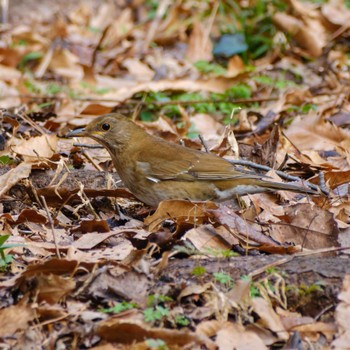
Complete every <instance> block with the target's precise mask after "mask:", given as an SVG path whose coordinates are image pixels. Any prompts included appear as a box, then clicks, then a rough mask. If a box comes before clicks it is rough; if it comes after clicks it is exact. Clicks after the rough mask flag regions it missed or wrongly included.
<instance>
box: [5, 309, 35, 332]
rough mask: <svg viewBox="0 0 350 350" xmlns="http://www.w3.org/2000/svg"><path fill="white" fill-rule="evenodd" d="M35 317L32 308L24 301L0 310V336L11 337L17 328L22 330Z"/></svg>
mask: <svg viewBox="0 0 350 350" xmlns="http://www.w3.org/2000/svg"><path fill="white" fill-rule="evenodd" d="M35 318H36V315H35V312H34V309H33V308H32V307H31V306H29V305H24V303H21V304H17V305H12V306H9V307H7V308H5V309H2V310H0V337H1V338H5V337H12V336H13V335H14V334H15V332H16V331H17V330H24V329H26V328H27V327H28V323H29V322H31V321H33V320H34V319H35Z"/></svg>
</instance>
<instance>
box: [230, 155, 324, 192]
mask: <svg viewBox="0 0 350 350" xmlns="http://www.w3.org/2000/svg"><path fill="white" fill-rule="evenodd" d="M229 162H230V163H231V164H235V165H243V166H248V167H251V168H254V169H258V170H263V171H266V172H267V171H270V170H274V171H275V172H276V174H277V175H278V176H280V177H281V178H282V179H284V180H287V181H302V183H303V184H305V185H307V186H308V187H310V188H311V189H312V190H314V191H318V190H319V189H320V190H321V191H322V193H323V194H325V195H328V194H329V191H328V190H327V189H326V188H320V187H318V186H316V185H314V184H313V183H311V182H309V181H306V180H302V179H301V178H300V177H298V176H293V175H289V174H286V173H285V172H283V171H281V170H275V169H273V168H270V167H269V166H266V165H261V164H257V163H254V162H251V161H249V160H242V159H237V160H236V159H235V160H229Z"/></svg>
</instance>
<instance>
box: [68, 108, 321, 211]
mask: <svg viewBox="0 0 350 350" xmlns="http://www.w3.org/2000/svg"><path fill="white" fill-rule="evenodd" d="M73 136H88V137H91V138H92V139H94V140H96V141H97V142H99V143H100V144H102V145H103V146H104V147H105V148H106V149H107V150H108V152H109V154H110V156H111V158H112V160H113V164H114V166H115V168H116V170H117V172H118V174H119V176H120V178H121V180H122V181H123V182H124V184H125V186H126V187H127V188H128V189H129V190H130V191H131V192H132V193H133V194H134V195H135V197H136V198H138V199H139V200H141V201H142V202H144V203H146V204H148V205H150V206H154V207H155V206H157V205H158V203H159V202H160V201H162V200H166V199H188V200H191V201H206V200H212V201H224V200H228V199H231V198H237V197H238V196H242V195H245V194H253V193H260V192H267V191H276V190H287V191H293V192H301V193H310V194H315V192H314V191H312V190H310V189H307V188H303V187H300V186H297V185H293V184H286V183H279V182H270V181H267V180H266V179H264V177H263V176H262V175H259V174H256V173H252V172H248V171H247V172H245V171H243V170H238V169H237V168H236V167H235V166H234V165H232V164H231V163H230V162H228V161H227V160H225V159H223V158H220V157H217V156H215V155H213V154H210V153H204V152H201V151H197V150H193V149H190V148H186V147H183V146H180V145H177V144H174V143H171V142H167V141H165V140H163V139H161V138H159V137H155V136H152V135H149V134H148V133H147V132H145V131H144V130H143V129H142V128H141V127H140V126H138V125H136V124H135V123H134V122H132V121H131V120H129V119H127V118H126V117H124V116H122V115H120V114H117V113H112V114H106V115H103V116H100V117H98V118H96V119H95V120H93V121H92V122H91V123H89V124H88V125H87V126H86V128H83V129H78V130H74V131H72V132H70V133H69V134H67V137H73Z"/></svg>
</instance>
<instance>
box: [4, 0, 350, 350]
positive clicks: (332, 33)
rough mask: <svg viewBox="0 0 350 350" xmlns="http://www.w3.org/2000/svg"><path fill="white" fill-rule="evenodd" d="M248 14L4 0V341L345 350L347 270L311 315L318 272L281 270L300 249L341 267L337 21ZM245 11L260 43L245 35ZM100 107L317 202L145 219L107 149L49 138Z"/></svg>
mask: <svg viewBox="0 0 350 350" xmlns="http://www.w3.org/2000/svg"><path fill="white" fill-rule="evenodd" d="M257 4H260V5H261V4H263V2H262V1H260V0H256V1H255V2H254V4H249V5H247V4H245V5H244V4H241V3H240V2H237V4H236V5H235V6H232V4H231V2H230V1H227V2H220V4H218V3H217V2H215V1H207V2H192V1H187V0H183V1H178V2H169V1H161V2H159V4H156V2H153V1H141V2H136V1H132V2H130V3H129V2H125V3H124V2H123V1H120V2H117V3H111V2H97V1H91V2H86V3H85V2H84V3H83V2H82V3H80V4H78V3H75V2H74V3H69V4H66V1H65V0H61V1H58V2H57V4H55V6H52V4H51V5H50V2H49V1H44V2H42V3H40V4H37V3H35V4H34V2H32V1H28V2H26V3H23V4H21V5H19V6H18V7H17V9H16V8H14V7H13V8H12V7H10V11H9V15H10V21H9V23H7V24H6V25H5V26H4V27H3V29H2V37H1V38H0V41H1V49H0V60H1V62H0V92H1V96H0V107H1V122H0V141H1V142H0V146H1V147H0V164H1V167H0V198H1V199H0V230H1V233H2V235H1V239H2V240H1V242H0V243H1V244H0V269H1V273H0V294H1V300H2V301H1V310H0V313H1V317H0V319H1V322H2V323H3V324H2V325H1V327H0V329H1V334H0V338H1V340H0V343H1V345H2V346H4V347H5V348H10V347H14V348H27V347H28V348H29V347H30V346H32V347H34V348H35V347H37V348H39V347H38V346H40V348H43V349H44V348H45V349H46V348H52V347H50V346H49V344H55V345H54V348H60V349H87V348H88V349H116V348H121V347H120V346H124V347H123V348H130V349H149V348H157V349H203V348H205V349H216V348H218V349H222V350H226V349H252V348H257V349H266V348H269V347H272V346H275V345H276V344H285V346H286V347H287V346H291V345H289V344H290V343H292V342H295V341H299V342H301V343H302V344H303V346H304V345H305V346H307V345H306V344H309V346H311V345H310V344H312V346H317V345H315V344H318V345H319V344H323V345H324V346H325V348H330V347H331V346H333V347H334V348H348V347H349V346H350V345H349V341H350V340H349V336H348V334H347V327H346V312H347V305H346V303H347V302H348V301H347V299H346V293H347V290H346V288H348V285H347V284H349V283H348V276H349V275H346V272H344V271H343V273H342V275H341V276H340V278H338V280H337V282H336V288H335V291H333V294H332V293H330V295H332V296H333V299H334V300H332V304H327V303H326V300H328V299H327V298H328V297H329V294H328V292H329V291H328V289H327V287H325V285H327V282H328V281H327V278H328V277H330V276H332V273H331V272H329V271H323V275H322V274H321V275H322V276H323V277H324V280H323V279H322V280H321V281H319V280H317V281H314V282H312V281H313V280H312V278H309V280H307V282H306V284H305V283H304V282H301V281H298V272H297V273H294V274H293V273H290V274H288V272H286V271H284V269H283V267H284V266H287V265H286V264H287V263H288V262H290V261H291V260H293V259H294V260H296V261H297V259H298V257H302V256H304V257H305V256H306V257H307V258H308V259H309V261H312V259H313V254H315V255H316V254H321V255H322V254H323V255H325V256H324V260H322V261H325V262H327V261H328V260H327V254H328V256H329V254H333V255H332V256H333V258H334V259H335V256H336V255H337V258H338V257H340V258H342V259H343V260H344V264H346V263H347V262H346V259H347V255H346V254H341V249H346V248H347V247H346V245H344V244H346V243H344V242H347V241H348V240H347V239H346V237H347V233H348V231H347V229H348V227H349V224H350V220H349V218H350V214H349V198H348V197H349V182H350V177H349V154H348V149H349V142H350V141H349V140H350V138H349V136H350V134H349V130H348V126H349V121H348V119H349V118H348V117H349V101H348V100H349V99H348V97H349V96H348V94H349V92H348V81H349V73H348V67H349V58H348V55H347V47H346V40H347V39H348V35H349V33H348V25H347V23H348V19H349V17H350V10H349V9H348V7H347V4H346V2H345V1H344V2H343V1H329V2H327V3H316V2H300V1H296V0H293V1H289V2H288V3H284V4H283V3H281V4H279V5H280V7H274V6H272V5H269V6H268V7H266V8H265V12H264V15H262V16H261V14H260V17H259V13H258V12H254V11H258V8H259V7H256V5H257ZM264 6H265V5H264ZM197 7H198V8H197ZM253 8H255V10H253ZM248 10H249V11H248ZM55 11H57V12H55ZM237 11H241V12H239V14H240V15H241V16H242V18H243V17H244V16H245V17H244V18H245V21H240V20H239V15H237ZM40 12H43V13H45V14H46V16H47V19H46V20H45V21H44V20H39V19H38V18H39V17H38V16H37V13H40ZM24 13H25V14H27V16H23V14H24ZM252 14H253V15H252ZM257 18H259V20H260V21H267V22H266V23H268V26H269V27H266V28H268V30H270V32H269V35H267V36H266V33H262V32H260V34H259V33H257V32H254V33H252V28H260V27H262V26H261V24H260V23H259V22H256V21H257ZM229 23H231V24H232V23H234V25H233V26H234V27H235V28H236V29H237V28H238V30H236V29H232V28H230V27H229ZM230 31H231V32H230ZM224 33H226V34H224ZM242 33H244V35H242ZM227 42H229V43H230V45H229V46H230V47H228V46H227ZM225 43H226V44H225ZM255 43H259V45H260V46H259V45H258V44H256V45H255ZM111 111H119V112H122V113H124V114H126V115H128V116H130V117H132V118H133V119H134V120H136V121H137V122H139V123H140V124H141V125H143V126H144V127H145V128H146V129H147V130H148V132H150V133H152V134H156V135H159V136H161V137H164V138H165V139H167V140H170V141H173V142H182V143H183V144H185V145H186V146H187V147H194V148H196V149H203V150H210V151H211V152H214V153H216V154H218V155H220V156H224V157H227V158H228V159H231V160H236V161H237V158H238V155H239V156H240V158H241V159H243V161H251V162H254V163H255V165H256V166H258V165H264V166H268V169H270V172H269V173H268V175H270V176H271V177H272V178H277V177H278V175H281V174H282V175H283V176H285V177H284V178H287V179H291V177H290V176H292V175H294V176H296V177H297V178H298V179H299V180H300V181H301V182H303V181H308V182H310V183H313V184H315V185H319V186H320V187H321V188H323V189H325V190H324V191H323V192H327V191H329V192H330V194H329V195H328V196H318V197H307V196H305V195H300V194H290V193H285V192H283V191H279V192H277V193H275V194H255V195H251V196H246V197H244V198H242V199H241V201H240V203H239V206H238V207H237V206H234V205H233V204H232V203H229V202H228V203H223V204H220V205H218V204H215V203H211V202H207V203H200V204H198V203H189V202H186V201H170V202H163V203H161V205H160V206H159V207H158V209H157V210H156V211H152V210H151V209H150V208H148V207H146V206H144V205H143V204H142V203H139V202H138V201H137V200H136V199H135V198H133V196H132V195H131V194H130V193H129V192H128V191H127V190H126V189H124V188H123V185H122V184H121V183H120V181H119V179H118V176H117V175H116V174H113V176H110V175H109V173H110V172H112V171H113V167H112V165H111V162H110V159H109V157H108V154H107V152H106V151H105V150H103V149H101V148H94V147H92V145H93V143H92V141H91V140H86V139H82V140H79V143H78V141H77V140H73V141H72V140H66V139H64V138H63V136H64V135H65V134H66V133H67V131H69V130H70V129H72V128H76V127H81V126H84V125H86V124H87V123H88V122H89V121H90V120H92V119H93V118H94V117H95V116H96V115H99V114H103V113H108V112H111ZM199 136H200V138H199ZM86 144H88V147H86ZM246 164H247V163H243V165H240V166H246ZM96 169H98V170H96ZM254 169H255V171H262V169H263V168H260V170H256V168H254ZM258 169H259V168H258ZM264 172H266V169H265V168H264ZM277 174H278V175H277ZM288 177H290V178H288ZM293 179H295V178H293ZM43 198H44V200H43ZM46 209H48V210H46ZM344 237H345V238H344ZM325 253H327V254H325ZM57 255H59V256H57ZM279 255H283V256H282V257H281V256H279ZM58 257H60V259H59V258H58ZM250 257H254V259H255V262H261V263H260V265H259V266H256V265H254V264H253V263H252V262H251V261H250V260H248V259H249V258H250ZM268 257H271V258H275V257H276V259H277V260H273V261H272V262H270V263H269V262H266V261H265V259H267V258H268ZM239 261H243V262H244V261H250V265H251V269H250V270H249V269H248V270H244V269H243V268H242V267H241V270H237V271H236V272H235V274H233V273H232V269H231V268H228V267H227V266H228V265H227V264H229V265H230V264H231V265H230V266H231V267H232V266H238V265H239ZM178 263H184V264H186V268H183V270H178V269H177V268H176V266H177V264H178ZM303 264H306V265H307V260H303ZM338 265H339V264H338ZM278 266H279V267H278ZM301 266H303V265H302V264H301V265H300V267H301ZM320 269H321V270H322V266H321V267H320ZM311 270H312V269H311ZM347 273H349V272H347ZM309 277H310V276H309ZM322 283H323V284H324V285H323V284H322ZM333 283H335V282H334V280H332V282H330V284H331V285H332V286H333ZM342 283H343V287H342V288H343V289H342V292H341V293H340V294H339V300H340V301H339V302H338V301H337V300H335V295H336V294H337V293H338V292H340V286H341V284H342ZM333 287H334V286H333ZM315 296H318V297H319V298H318V299H319V300H320V302H321V301H322V300H325V302H324V304H322V303H321V304H320V305H317V307H316V306H315V305H314V304H312V302H311V300H312V299H317V298H316V297H315ZM335 305H337V306H336V311H335V312H334V308H333V307H334V306H335ZM106 310H114V311H113V312H110V311H108V312H106ZM344 320H345V321H344ZM53 330H54V331H53ZM39 339H45V342H44V343H43V344H44V345H41V341H40V340H39ZM39 344H40V345H39ZM122 344H123V345H122ZM325 344H326V345H325Z"/></svg>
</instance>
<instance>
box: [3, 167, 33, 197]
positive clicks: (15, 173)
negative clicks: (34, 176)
mask: <svg viewBox="0 0 350 350" xmlns="http://www.w3.org/2000/svg"><path fill="white" fill-rule="evenodd" d="M31 170H32V165H31V164H29V163H20V164H19V165H17V167H16V168H14V169H11V170H9V171H8V172H7V173H5V174H3V175H1V176H0V197H2V196H3V195H4V194H5V193H6V192H7V191H8V190H9V189H11V187H12V186H14V185H16V184H17V183H18V182H19V181H20V180H22V179H26V178H27V177H28V176H29V174H30V172H31Z"/></svg>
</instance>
